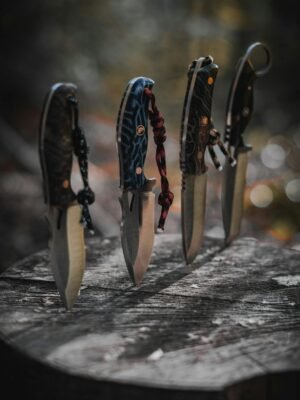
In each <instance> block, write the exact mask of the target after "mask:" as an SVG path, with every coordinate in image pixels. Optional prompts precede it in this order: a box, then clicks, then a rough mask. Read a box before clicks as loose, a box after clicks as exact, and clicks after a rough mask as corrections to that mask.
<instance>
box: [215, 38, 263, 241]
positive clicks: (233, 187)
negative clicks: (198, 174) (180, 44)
mask: <svg viewBox="0 0 300 400" xmlns="http://www.w3.org/2000/svg"><path fill="white" fill-rule="evenodd" d="M258 48H260V49H261V50H263V51H264V52H265V55H266V63H265V66H264V68H262V69H259V70H257V69H256V68H255V65H254V63H253V62H252V60H251V57H252V56H253V53H254V52H255V51H256V50H257V49H258ZM270 67H271V53H270V50H269V49H268V47H267V46H266V45H264V44H262V43H260V42H256V43H253V44H251V45H250V46H249V47H248V49H247V50H246V53H245V55H244V56H243V57H242V58H240V60H239V61H238V64H237V68H236V73H235V75H234V78H233V80H232V82H231V87H230V90H229V95H228V99H227V106H226V125H225V135H224V142H225V144H226V145H227V149H228V151H229V152H230V153H231V154H233V157H234V158H235V159H236V164H235V165H233V166H232V165H229V162H228V161H226V163H225V170H224V177H223V181H222V195H221V197H222V200H221V201H222V216H223V225H224V230H225V244H227V245H228V244H230V243H231V242H232V241H233V240H234V239H235V238H236V237H237V236H238V235H239V233H240V227H241V221H242V217H243V200H244V188H245V184H246V172H247V165H248V152H249V151H250V150H251V149H252V147H251V146H249V145H246V144H245V143H244V139H243V133H244V131H245V129H246V127H247V125H248V124H249V122H250V119H251V116H252V114H253V87H254V83H255V81H256V79H257V78H258V77H260V76H263V75H265V74H266V73H267V72H268V70H269V69H270Z"/></svg>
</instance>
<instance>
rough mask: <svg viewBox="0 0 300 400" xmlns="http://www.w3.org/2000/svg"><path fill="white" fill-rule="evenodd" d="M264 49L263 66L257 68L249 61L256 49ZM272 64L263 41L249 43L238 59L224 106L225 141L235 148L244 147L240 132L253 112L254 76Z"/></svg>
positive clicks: (256, 76) (263, 73)
mask: <svg viewBox="0 0 300 400" xmlns="http://www.w3.org/2000/svg"><path fill="white" fill-rule="evenodd" d="M258 48H259V49H261V50H262V51H264V53H265V56H266V61H265V66H264V67H263V68H262V69H259V70H257V69H256V68H255V66H254V65H253V64H252V62H251V57H252V56H253V53H254V52H255V51H256V49H258ZM271 65H272V57H271V52H270V50H269V48H268V47H267V46H266V45H264V44H263V43H260V42H256V43H253V44H251V45H250V46H249V47H248V48H247V50H246V53H245V55H244V56H243V57H242V58H241V59H240V60H239V62H238V65H237V69H236V73H235V76H234V78H233V80H232V83H231V87H230V90H229V95H228V100H227V106H226V126H225V141H226V142H228V143H229V145H230V146H234V147H235V148H236V149H237V148H241V147H245V144H244V141H243V137H242V134H243V132H244V131H245V129H246V127H247V125H248V124H249V121H250V119H251V116H252V113H253V86H254V82H255V80H256V78H258V77H260V76H263V75H265V74H266V73H267V72H268V71H269V69H270V67H271Z"/></svg>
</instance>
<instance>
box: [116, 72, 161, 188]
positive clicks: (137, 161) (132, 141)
mask: <svg viewBox="0 0 300 400" xmlns="http://www.w3.org/2000/svg"><path fill="white" fill-rule="evenodd" d="M153 84H154V81H153V80H151V79H149V78H145V77H138V78H134V79H132V80H131V81H129V83H128V86H127V88H126V91H125V93H124V96H123V99H122V102H121V105H120V110H119V115H118V121H117V143H118V154H119V165H120V186H121V188H123V189H130V190H134V189H142V188H143V187H144V186H145V185H146V182H147V179H146V177H145V175H144V163H145V159H146V153H147V146H148V106H149V97H148V96H146V94H145V92H144V89H145V88H146V87H148V88H151V87H152V86H153Z"/></svg>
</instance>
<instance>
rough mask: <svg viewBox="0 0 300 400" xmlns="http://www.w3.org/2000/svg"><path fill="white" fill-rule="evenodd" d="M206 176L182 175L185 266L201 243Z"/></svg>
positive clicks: (197, 250) (193, 257)
mask: <svg viewBox="0 0 300 400" xmlns="http://www.w3.org/2000/svg"><path fill="white" fill-rule="evenodd" d="M206 182H207V174H206V173H204V174H202V175H191V174H183V185H182V191H181V202H182V203H181V225H182V241H183V253H184V257H185V260H186V263H187V264H191V263H192V262H193V260H194V259H195V257H196V256H197V254H198V252H199V249H200V248H201V245H202V241H203V231H204V219H205V202H206Z"/></svg>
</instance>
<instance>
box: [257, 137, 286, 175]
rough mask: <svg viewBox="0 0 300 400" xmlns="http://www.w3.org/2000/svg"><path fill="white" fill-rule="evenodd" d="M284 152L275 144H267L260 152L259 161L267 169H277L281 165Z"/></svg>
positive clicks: (283, 159) (284, 156) (284, 155)
mask: <svg viewBox="0 0 300 400" xmlns="http://www.w3.org/2000/svg"><path fill="white" fill-rule="evenodd" d="M285 158H286V152H285V150H284V148H283V147H282V146H280V145H279V144H276V143H271V144H268V145H267V146H266V147H265V148H264V149H263V150H262V152H261V160H262V162H263V164H264V165H265V166H266V167H268V168H272V169H275V168H279V167H281V166H282V165H283V163H284V161H285Z"/></svg>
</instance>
